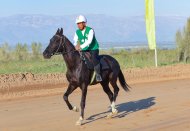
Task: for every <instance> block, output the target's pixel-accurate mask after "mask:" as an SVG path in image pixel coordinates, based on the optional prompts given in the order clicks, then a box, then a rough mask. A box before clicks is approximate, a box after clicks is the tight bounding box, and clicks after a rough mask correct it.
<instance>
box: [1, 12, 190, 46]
mask: <svg viewBox="0 0 190 131" xmlns="http://www.w3.org/2000/svg"><path fill="white" fill-rule="evenodd" d="M75 17H76V15H66V16H47V15H14V16H9V17H0V44H1V43H3V42H8V43H10V44H11V45H15V44H16V43H18V42H22V43H28V44H30V43H31V42H33V41H36V42H41V43H43V44H47V43H48V42H49V39H50V38H51V37H52V36H53V34H54V33H55V32H56V30H57V28H60V27H63V29H64V34H65V35H66V36H67V37H68V38H69V39H70V40H71V41H72V39H73V35H74V32H75V30H76V28H77V26H76V24H75ZM87 18H88V25H89V26H91V27H93V28H94V29H95V33H96V36H97V39H98V41H99V42H101V43H105V44H106V43H107V44H108V43H112V45H113V46H117V45H114V44H113V43H147V40H146V32H145V20H144V16H131V17H125V18H120V17H113V16H107V15H101V14H100V15H99V14H98V15H94V14H93V15H87ZM186 20H187V17H181V16H157V17H156V36H157V42H158V43H162V42H174V41H175V33H176V31H177V30H178V29H182V28H183V26H184V25H185V23H186Z"/></svg>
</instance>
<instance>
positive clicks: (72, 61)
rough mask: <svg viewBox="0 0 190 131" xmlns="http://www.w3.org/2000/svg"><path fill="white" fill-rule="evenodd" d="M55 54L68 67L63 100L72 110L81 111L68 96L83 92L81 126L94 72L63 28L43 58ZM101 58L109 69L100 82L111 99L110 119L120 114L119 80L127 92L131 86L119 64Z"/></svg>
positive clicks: (109, 57)
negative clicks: (75, 92) (61, 57)
mask: <svg viewBox="0 0 190 131" xmlns="http://www.w3.org/2000/svg"><path fill="white" fill-rule="evenodd" d="M55 54H62V55H63V58H64V60H65V63H66V66H67V73H66V77H67V80H68V81H69V86H68V88H67V91H66V92H65V94H64V96H63V98H64V100H65V102H66V104H67V106H68V108H69V109H70V110H73V111H79V109H78V108H77V107H76V106H72V105H71V104H70V102H69V100H68V96H69V95H70V94H71V93H72V92H73V91H74V90H75V89H76V88H78V87H80V89H81V91H82V98H81V103H80V106H81V114H80V118H79V120H78V121H77V123H76V124H77V125H81V124H82V121H83V119H84V108H85V101H86V95H87V87H88V85H89V84H90V81H91V76H92V74H93V71H92V70H89V69H88V67H87V65H86V64H85V62H84V61H83V60H81V57H80V52H78V51H76V50H75V47H74V46H73V44H72V43H71V42H70V41H69V40H68V39H67V38H66V37H65V36H64V35H63V29H62V28H61V29H58V30H57V32H56V34H55V35H54V36H53V37H52V38H51V39H50V43H49V45H48V47H47V48H46V49H45V51H44V52H43V56H44V58H46V59H49V58H51V56H53V55H55ZM100 58H102V59H103V58H104V59H105V60H106V62H107V65H108V67H109V68H107V69H105V70H102V71H101V76H102V82H100V84H101V85H102V87H103V90H104V91H105V93H106V94H107V95H108V97H109V100H110V103H111V108H112V112H111V113H110V114H109V115H108V117H111V116H112V115H114V114H117V112H118V111H117V109H116V108H115V101H116V98H117V95H118V92H119V88H118V86H117V79H119V82H120V84H121V86H122V87H123V89H124V90H125V91H129V85H128V84H127V83H126V81H125V78H124V76H123V73H122V71H121V69H120V66H119V63H118V62H117V61H116V60H115V59H114V58H113V57H111V56H109V55H100ZM109 83H110V84H111V85H112V87H113V89H114V93H112V91H111V90H110V88H109ZM93 84H97V82H96V81H95V82H94V83H93Z"/></svg>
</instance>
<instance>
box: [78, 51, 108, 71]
mask: <svg viewBox="0 0 190 131" xmlns="http://www.w3.org/2000/svg"><path fill="white" fill-rule="evenodd" d="M81 59H82V60H83V61H84V62H85V64H86V65H87V67H88V69H89V70H94V65H93V61H92V59H91V54H90V52H82V53H81ZM99 61H100V70H101V71H102V70H106V69H109V68H110V67H109V65H108V62H107V60H106V57H105V56H104V55H99Z"/></svg>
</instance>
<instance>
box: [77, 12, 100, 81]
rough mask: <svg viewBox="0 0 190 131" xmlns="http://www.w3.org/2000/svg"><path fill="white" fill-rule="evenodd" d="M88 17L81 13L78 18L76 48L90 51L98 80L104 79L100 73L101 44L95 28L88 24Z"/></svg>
mask: <svg viewBox="0 0 190 131" xmlns="http://www.w3.org/2000/svg"><path fill="white" fill-rule="evenodd" d="M86 23H87V19H86V18H85V16H83V15H79V16H78V17H77V18H76V24H77V26H78V30H77V31H76V32H75V35H74V46H75V49H76V50H79V51H80V50H81V51H84V52H90V54H91V57H92V61H93V65H94V70H95V72H96V81H99V82H100V81H102V78H101V75H100V62H99V59H98V55H99V44H98V42H97V40H96V37H95V33H94V30H93V29H92V28H90V27H88V26H86Z"/></svg>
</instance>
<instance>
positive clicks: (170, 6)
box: [0, 0, 190, 17]
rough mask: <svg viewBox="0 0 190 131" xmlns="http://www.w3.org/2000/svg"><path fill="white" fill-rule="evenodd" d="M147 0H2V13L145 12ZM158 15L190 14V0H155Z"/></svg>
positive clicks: (119, 13) (114, 13)
mask: <svg viewBox="0 0 190 131" xmlns="http://www.w3.org/2000/svg"><path fill="white" fill-rule="evenodd" d="M144 3H145V0H94V1H90V0H0V17H6V16H11V15H17V14H43V15H52V16H64V15H78V14H83V15H85V14H105V15H109V16H116V17H126V16H139V15H144V12H145V8H144V7H145V5H144ZM155 15H156V16H163V15H164V16H165V15H170V16H176V15H179V16H190V0H155Z"/></svg>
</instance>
